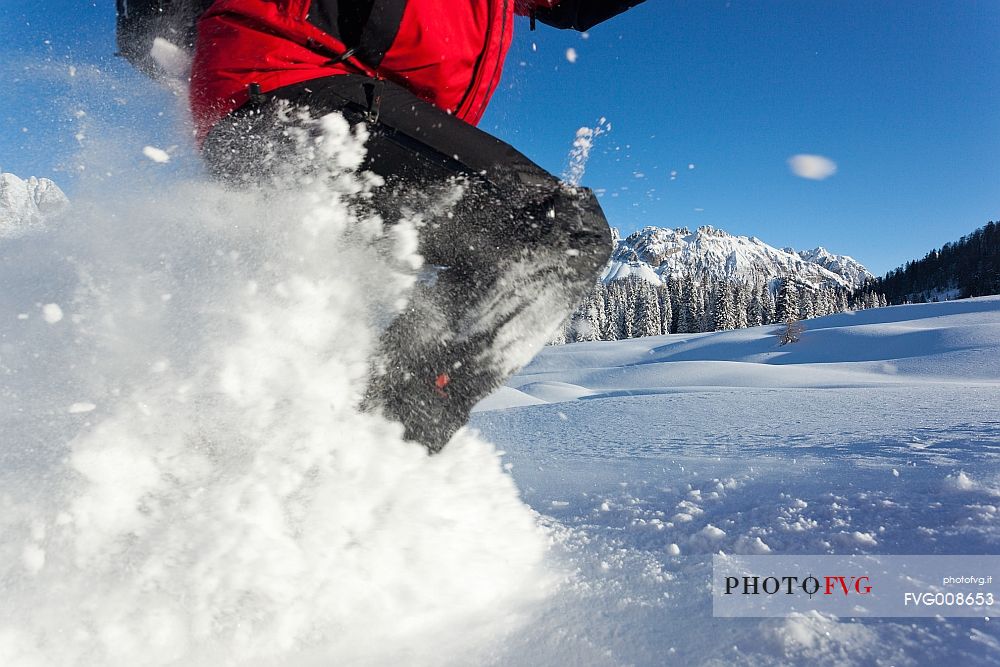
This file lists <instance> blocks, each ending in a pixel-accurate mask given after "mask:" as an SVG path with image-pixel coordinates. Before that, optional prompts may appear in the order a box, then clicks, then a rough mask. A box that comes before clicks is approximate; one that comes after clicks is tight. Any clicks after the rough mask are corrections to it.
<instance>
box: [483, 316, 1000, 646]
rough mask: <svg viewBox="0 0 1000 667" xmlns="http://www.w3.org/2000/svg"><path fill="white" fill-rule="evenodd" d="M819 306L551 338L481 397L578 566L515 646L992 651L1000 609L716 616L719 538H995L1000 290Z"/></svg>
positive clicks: (901, 543)
mask: <svg viewBox="0 0 1000 667" xmlns="http://www.w3.org/2000/svg"><path fill="white" fill-rule="evenodd" d="M806 325H807V330H806V333H805V335H804V336H803V338H802V340H801V341H800V342H799V343H796V344H793V345H789V346H784V347H780V346H778V345H777V337H776V335H775V333H776V331H777V329H778V327H758V328H756V329H745V330H740V331H732V332H720V333H713V334H695V335H688V336H677V335H673V336H663V337H655V338H639V339H634V340H630V341H617V342H599V343H577V344H573V345H568V346H561V347H551V348H546V349H545V350H544V351H543V352H542V354H540V355H539V356H538V357H537V358H536V359H535V361H534V362H532V364H531V365H529V366H528V367H527V368H525V369H524V370H523V371H522V372H521V373H520V374H519V375H518V376H516V377H515V378H513V379H512V380H511V382H509V383H508V386H507V387H506V388H505V390H504V391H502V392H498V393H497V394H496V395H494V396H492V397H490V398H489V399H487V401H484V402H483V403H482V404H480V406H479V411H478V412H477V413H476V415H475V416H474V420H473V424H474V425H475V426H477V427H478V428H479V429H480V430H481V431H482V432H483V434H484V435H485V436H487V437H488V438H489V439H491V440H493V441H494V442H496V443H497V444H498V445H499V446H501V447H503V449H504V450H505V451H506V455H505V461H506V462H507V464H508V465H509V466H510V468H511V473H512V475H513V476H514V478H515V480H516V481H517V484H518V486H519V487H520V488H521V489H522V492H523V494H524V497H525V500H526V501H527V502H528V503H529V504H530V505H531V506H532V507H534V508H535V509H536V510H538V511H539V512H540V513H542V514H543V515H544V516H545V517H547V521H549V522H550V523H551V524H552V525H553V526H554V534H555V535H556V536H557V548H556V550H555V553H554V557H555V558H556V559H557V560H558V561H561V562H565V563H568V564H569V566H570V567H571V569H573V570H574V572H575V578H574V580H573V582H572V583H571V584H570V585H568V586H565V587H563V588H562V589H560V591H559V592H558V593H557V594H556V596H555V597H554V598H552V599H551V600H550V601H548V602H547V603H545V604H543V605H542V606H541V607H540V609H541V611H539V620H538V621H536V622H535V623H534V624H532V625H531V626H530V627H529V628H528V629H526V630H525V631H524V632H522V633H520V634H519V635H518V637H517V638H516V639H515V640H514V641H512V642H511V645H510V648H509V653H508V655H507V660H508V661H509V662H510V663H511V664H529V663H530V664H553V665H554V664H561V663H560V656H562V655H572V656H574V661H575V662H576V663H577V664H588V665H621V664H634V665H661V664H678V665H729V664H738V665H799V664H819V665H872V664H884V665H937V664H944V663H945V662H946V661H951V660H960V661H962V662H963V663H964V664H975V665H992V664H996V662H997V661H998V660H1000V652H998V651H1000V629H998V628H997V627H996V621H995V620H986V619H906V620H905V621H896V620H895V619H868V620H864V621H858V622H852V621H851V620H850V619H835V618H829V617H824V616H822V615H819V614H808V615H803V616H799V617H794V618H788V619H723V618H719V619H716V618H713V617H712V607H711V589H710V578H711V555H712V554H714V553H718V552H720V551H721V552H724V553H742V554H762V553H775V554H796V553H802V554H824V553H836V554H841V553H887V554H922V553H930V554H980V553H982V554H989V553H997V549H998V548H1000V502H998V500H1000V458H998V457H1000V419H998V417H997V415H998V412H997V406H998V405H1000V354H998V352H1000V350H998V347H1000V298H995V297H991V298H983V299H974V300H968V301H960V302H950V303H940V304H926V305H920V306H902V307H892V308H882V309H875V310H868V311H861V312H858V313H853V314H851V313H847V314H841V315H834V316H829V317H825V318H820V319H816V320H811V321H809V322H807V323H806ZM568 628H572V629H571V630H570V629H568Z"/></svg>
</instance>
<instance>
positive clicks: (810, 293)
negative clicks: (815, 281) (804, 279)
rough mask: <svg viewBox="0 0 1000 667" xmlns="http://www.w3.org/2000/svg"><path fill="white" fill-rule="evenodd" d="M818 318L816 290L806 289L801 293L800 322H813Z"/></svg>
mask: <svg viewBox="0 0 1000 667" xmlns="http://www.w3.org/2000/svg"><path fill="white" fill-rule="evenodd" d="M814 317H816V290H814V289H811V288H809V287H804V288H803V289H802V290H801V291H800V292H799V316H798V318H797V319H800V320H811V319H812V318H814Z"/></svg>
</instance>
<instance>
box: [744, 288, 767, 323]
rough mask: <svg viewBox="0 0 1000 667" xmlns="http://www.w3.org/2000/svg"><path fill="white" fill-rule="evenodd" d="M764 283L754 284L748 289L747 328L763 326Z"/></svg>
mask: <svg viewBox="0 0 1000 667" xmlns="http://www.w3.org/2000/svg"><path fill="white" fill-rule="evenodd" d="M766 289H767V287H766V283H754V285H753V287H751V288H750V303H749V305H748V306H747V326H749V327H759V326H760V325H762V324H764V291H765V290H766Z"/></svg>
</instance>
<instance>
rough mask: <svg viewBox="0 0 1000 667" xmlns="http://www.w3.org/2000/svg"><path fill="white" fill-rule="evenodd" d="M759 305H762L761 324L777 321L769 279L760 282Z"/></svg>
mask: <svg viewBox="0 0 1000 667" xmlns="http://www.w3.org/2000/svg"><path fill="white" fill-rule="evenodd" d="M761 288H762V290H763V291H762V292H761V305H763V306H764V321H763V322H762V324H771V323H772V322H776V321H777V315H776V314H775V308H776V306H775V303H774V296H773V295H772V294H771V284H770V282H769V281H767V280H765V281H764V282H763V283H762V284H761Z"/></svg>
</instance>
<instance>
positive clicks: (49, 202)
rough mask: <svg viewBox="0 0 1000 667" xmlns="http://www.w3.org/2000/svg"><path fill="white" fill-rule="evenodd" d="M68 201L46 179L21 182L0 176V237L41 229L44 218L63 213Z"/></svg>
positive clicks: (15, 178) (21, 180)
mask: <svg viewBox="0 0 1000 667" xmlns="http://www.w3.org/2000/svg"><path fill="white" fill-rule="evenodd" d="M68 203H69V200H68V199H67V198H66V195H65V194H64V193H63V191H62V190H60V189H59V186H58V185H56V184H55V183H53V182H52V181H50V180H49V179H47V178H35V177H34V176H32V177H31V178H29V179H27V180H24V179H21V178H18V177H17V176H15V175H14V174H5V173H0V238H11V237H15V236H20V235H21V234H23V233H25V232H26V231H28V230H30V229H37V228H39V227H41V226H42V225H43V224H44V222H45V219H46V218H48V217H50V216H53V215H56V214H58V213H59V212H60V211H62V210H63V209H64V208H65V207H66V205H67V204H68Z"/></svg>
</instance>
